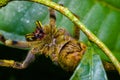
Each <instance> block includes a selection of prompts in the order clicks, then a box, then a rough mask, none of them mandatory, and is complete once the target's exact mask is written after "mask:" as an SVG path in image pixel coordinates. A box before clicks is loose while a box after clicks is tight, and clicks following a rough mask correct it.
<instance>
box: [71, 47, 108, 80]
mask: <svg viewBox="0 0 120 80" xmlns="http://www.w3.org/2000/svg"><path fill="white" fill-rule="evenodd" d="M70 80H107V76H106V73H105V70H104V68H103V65H102V62H101V59H100V57H99V55H98V54H96V52H94V50H93V49H92V48H90V47H89V49H88V50H87V52H86V53H85V55H84V57H83V58H82V60H81V61H80V64H79V65H78V67H77V68H76V70H75V72H74V74H73V75H72V77H71V78H70Z"/></svg>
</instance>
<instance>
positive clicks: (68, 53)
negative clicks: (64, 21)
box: [0, 8, 86, 71]
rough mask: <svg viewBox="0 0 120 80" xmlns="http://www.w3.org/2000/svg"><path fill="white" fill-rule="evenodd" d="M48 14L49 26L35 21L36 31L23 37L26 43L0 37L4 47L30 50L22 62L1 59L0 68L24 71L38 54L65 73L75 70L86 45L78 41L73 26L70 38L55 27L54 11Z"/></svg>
mask: <svg viewBox="0 0 120 80" xmlns="http://www.w3.org/2000/svg"><path fill="white" fill-rule="evenodd" d="M49 13H50V15H49V17H50V21H49V24H48V25H45V26H42V24H41V22H40V21H36V29H35V31H34V32H32V33H29V34H26V35H25V38H26V41H15V40H10V39H5V37H4V36H3V35H0V41H1V42H2V43H3V44H4V45H6V46H11V47H18V48H29V49H30V50H29V52H28V54H27V56H26V58H25V60H23V62H18V61H14V60H6V59H1V60H0V66H4V67H12V68H16V69H24V68H26V67H28V65H29V64H30V63H31V62H32V61H34V60H35V55H36V54H40V55H45V56H46V57H49V58H50V59H51V60H52V62H53V63H55V64H56V65H59V66H61V68H63V69H64V70H66V71H73V70H74V69H75V68H76V66H77V65H78V63H79V61H80V60H81V58H82V56H83V54H84V52H85V51H86V45H85V44H83V43H82V42H79V41H78V39H79V31H80V30H79V28H78V27H77V26H76V25H75V26H74V28H75V32H76V34H75V36H74V37H72V36H70V34H69V33H68V32H67V31H66V30H65V29H62V28H57V27H56V23H55V22H56V15H55V11H54V9H52V8H49Z"/></svg>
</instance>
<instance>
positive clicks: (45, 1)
mask: <svg viewBox="0 0 120 80" xmlns="http://www.w3.org/2000/svg"><path fill="white" fill-rule="evenodd" d="M30 1H33V2H37V3H40V4H43V5H46V6H49V7H51V8H54V9H55V10H57V11H59V12H60V13H62V14H63V15H65V16H66V17H68V18H69V19H70V20H71V21H72V22H73V23H74V24H75V25H77V26H78V27H79V28H80V29H81V30H82V31H83V32H84V33H85V34H86V35H87V37H88V38H89V40H90V41H92V42H94V43H95V44H97V46H99V47H100V48H101V49H102V50H103V51H104V53H105V54H106V55H107V56H108V57H109V59H110V60H111V61H112V63H113V64H114V66H115V67H116V69H117V70H118V72H119V74H120V63H119V61H118V60H117V59H116V57H115V56H114V55H113V54H112V52H111V51H110V50H109V49H108V48H107V46H105V44H104V43H103V42H102V41H100V40H99V39H98V38H97V37H96V36H95V35H94V34H93V33H92V32H91V31H90V30H88V29H87V28H86V27H85V25H84V24H82V23H81V22H80V21H79V20H78V18H76V17H75V16H74V14H72V13H71V12H70V11H69V10H68V9H67V8H65V7H63V6H60V5H59V4H56V3H54V2H52V1H50V0H30Z"/></svg>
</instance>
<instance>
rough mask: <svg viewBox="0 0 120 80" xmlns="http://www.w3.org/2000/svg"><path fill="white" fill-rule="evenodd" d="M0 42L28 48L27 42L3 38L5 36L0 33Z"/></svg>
mask: <svg viewBox="0 0 120 80" xmlns="http://www.w3.org/2000/svg"><path fill="white" fill-rule="evenodd" d="M0 42H2V43H3V44H4V45H6V46H11V47H17V48H29V44H28V42H25V41H15V40H10V39H5V37H4V36H3V35H1V34H0Z"/></svg>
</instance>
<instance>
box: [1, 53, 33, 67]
mask: <svg viewBox="0 0 120 80" xmlns="http://www.w3.org/2000/svg"><path fill="white" fill-rule="evenodd" d="M34 59H35V54H34V53H33V52H32V51H30V52H29V53H28V55H27V57H26V58H25V60H24V61H23V62H17V61H14V60H5V59H4V60H0V66H4V67H12V68H16V69H24V68H26V67H27V66H28V65H29V64H30V63H31V62H32V61H33V60H34Z"/></svg>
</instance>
